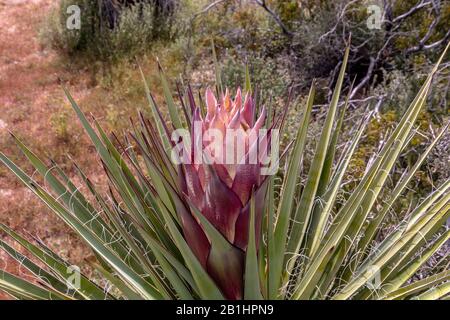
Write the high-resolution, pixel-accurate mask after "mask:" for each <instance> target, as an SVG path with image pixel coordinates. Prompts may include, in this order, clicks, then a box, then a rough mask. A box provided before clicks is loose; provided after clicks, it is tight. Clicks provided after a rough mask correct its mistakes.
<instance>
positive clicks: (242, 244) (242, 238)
mask: <svg viewBox="0 0 450 320" xmlns="http://www.w3.org/2000/svg"><path fill="white" fill-rule="evenodd" d="M267 181H269V179H266V180H265V182H264V183H263V184H262V185H261V187H260V188H258V190H256V192H255V213H256V216H255V222H256V226H255V227H256V228H255V232H256V247H257V248H258V247H259V243H260V241H261V223H262V216H263V211H264V209H265V202H264V199H265V196H266V191H267ZM249 218H250V202H248V203H247V205H246V206H245V207H244V209H242V211H241V214H240V215H239V217H238V219H237V221H236V237H235V239H234V245H235V246H237V247H239V248H241V249H242V250H244V251H245V250H247V244H248V224H249Z"/></svg>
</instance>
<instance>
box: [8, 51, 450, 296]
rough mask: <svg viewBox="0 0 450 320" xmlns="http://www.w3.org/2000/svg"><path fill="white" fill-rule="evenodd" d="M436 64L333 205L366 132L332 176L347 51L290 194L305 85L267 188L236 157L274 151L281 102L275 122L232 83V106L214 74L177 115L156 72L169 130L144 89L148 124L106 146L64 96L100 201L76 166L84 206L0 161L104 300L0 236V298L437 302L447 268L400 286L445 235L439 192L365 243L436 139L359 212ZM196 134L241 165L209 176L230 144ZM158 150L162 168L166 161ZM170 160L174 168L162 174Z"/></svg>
mask: <svg viewBox="0 0 450 320" xmlns="http://www.w3.org/2000/svg"><path fill="white" fill-rule="evenodd" d="M444 56H445V53H444V54H443V55H442V57H441V58H440V60H439V61H438V63H437V65H436V66H435V67H434V69H433V70H432V71H431V73H430V74H429V76H428V78H427V79H426V81H425V82H424V84H423V86H422V88H421V89H420V91H419V93H418V94H417V96H416V98H415V99H414V101H413V102H412V103H411V105H410V107H409V108H408V109H407V111H406V113H405V114H404V115H403V117H402V119H401V120H400V122H399V123H398V125H397V127H396V128H395V130H393V131H392V133H391V134H390V136H389V138H388V139H386V141H385V142H384V144H383V146H382V148H380V150H379V152H378V153H377V154H376V155H374V157H372V161H370V162H369V164H368V165H367V169H366V171H365V174H364V176H363V177H362V178H361V179H360V181H359V182H358V184H357V185H356V186H355V187H354V189H353V190H352V191H351V193H350V194H349V195H347V196H346V197H345V200H344V202H342V200H340V201H339V203H338V201H337V196H338V193H339V191H340V189H341V186H342V184H343V183H344V177H345V172H346V170H347V168H348V167H349V163H350V161H351V159H352V156H353V154H354V152H355V149H356V148H357V146H358V143H359V140H360V138H361V136H362V135H363V132H364V129H365V126H366V124H367V121H368V119H369V118H370V114H369V115H367V116H366V117H364V119H362V120H361V123H360V125H359V127H358V128H356V129H355V134H354V137H353V138H352V139H351V141H348V143H346V144H345V148H344V150H343V151H342V152H341V153H340V156H339V159H338V160H336V159H335V158H338V156H337V144H338V139H339V133H340V130H341V127H342V123H343V119H344V112H345V109H346V105H347V103H348V98H347V99H346V100H345V103H344V104H343V107H342V108H341V110H340V111H339V110H338V109H339V106H340V104H339V101H340V91H341V89H342V85H343V79H344V75H345V67H346V63H347V59H348V49H347V51H346V53H345V55H344V59H343V63H342V67H341V70H340V74H339V77H338V80H337V83H336V87H335V89H334V94H333V96H332V100H331V103H330V105H329V108H328V111H327V115H326V118H325V120H324V124H323V129H322V132H321V134H320V137H318V142H317V144H316V150H315V153H314V155H313V159H312V161H311V164H310V165H309V172H308V176H307V179H306V181H305V182H304V183H303V184H301V183H299V182H300V172H301V167H302V165H303V161H302V160H303V154H304V151H305V144H306V137H307V132H308V124H309V122H310V116H311V112H312V107H313V101H314V94H315V88H314V85H313V86H312V88H311V89H310V92H309V96H308V99H307V102H306V105H305V106H304V110H303V113H302V118H301V121H300V123H299V127H298V131H297V134H296V137H295V140H294V141H293V142H292V143H291V144H289V145H288V146H287V149H286V151H285V152H284V153H283V154H282V156H281V157H280V163H285V165H283V166H280V167H282V168H280V169H279V170H278V172H277V174H276V175H270V174H269V175H267V174H263V172H262V169H263V167H264V165H266V164H267V162H266V163H263V161H261V158H259V157H257V159H256V161H254V162H250V161H247V160H248V159H249V157H250V156H251V151H252V150H253V151H254V150H257V152H256V153H257V155H258V156H259V155H260V154H265V153H266V152H268V151H274V150H273V149H274V147H273V146H274V144H273V142H274V141H276V139H275V137H276V132H277V130H283V127H284V123H285V121H284V117H285V116H286V110H287V109H288V108H289V100H290V98H289V99H287V105H286V106H285V108H284V111H283V112H274V110H272V108H271V107H270V106H268V108H267V110H266V109H265V108H263V107H260V106H259V103H258V99H257V97H256V94H255V91H256V90H253V89H252V87H251V85H250V79H249V76H248V71H247V72H246V73H247V77H246V83H245V86H244V89H243V92H241V91H240V90H238V91H237V93H236V94H235V97H234V99H232V98H231V93H230V92H228V91H226V90H225V91H224V90H223V85H222V84H221V82H220V72H218V73H217V86H216V87H217V90H216V92H217V96H216V95H215V94H213V92H212V91H211V90H207V91H206V96H205V99H202V98H198V99H196V98H195V97H194V94H193V92H192V90H191V89H190V88H189V87H188V89H187V90H186V91H185V92H184V93H185V94H183V93H182V90H181V89H180V88H179V89H178V96H179V97H180V102H179V104H177V103H176V102H175V100H174V98H173V96H172V94H171V91H170V89H169V84H168V81H167V80H166V78H165V77H164V74H163V73H162V71H161V81H162V87H163V90H164V95H165V99H166V104H167V109H168V113H169V116H170V123H168V122H166V121H165V120H164V118H163V117H162V115H161V113H160V109H159V108H158V106H157V105H156V103H155V100H154V99H153V97H152V95H151V94H150V91H149V88H148V87H147V85H146V84H145V88H146V93H147V97H148V101H149V106H150V111H151V114H152V118H151V119H146V118H145V117H144V116H143V115H142V114H139V121H138V122H139V123H131V127H132V130H130V131H131V133H130V134H129V135H128V136H126V137H125V138H124V139H123V140H122V141H121V140H119V139H118V138H116V136H115V135H112V136H111V135H107V134H106V133H105V132H104V131H103V130H102V128H101V127H100V125H99V124H98V123H97V122H96V121H95V120H94V121H93V124H91V123H90V122H89V121H88V120H87V118H86V117H85V115H84V114H83V112H82V111H81V109H80V108H79V106H78V105H77V104H76V102H75V101H74V100H73V99H72V97H71V96H70V94H69V93H68V92H67V91H66V94H67V97H68V99H69V101H70V103H71V104H72V106H73V109H74V110H75V112H76V113H77V115H78V117H79V119H80V121H81V123H82V125H83V127H84V128H85V130H86V133H87V134H88V135H89V137H90V138H91V140H92V143H93V144H94V146H95V147H96V150H97V152H98V155H99V157H100V159H101V163H102V165H103V167H104V169H105V172H106V174H107V176H108V178H109V183H108V187H109V193H108V194H103V193H102V192H101V191H99V190H98V186H95V185H94V184H93V183H92V182H91V181H90V180H89V178H88V177H87V176H86V175H85V174H84V173H83V171H82V169H81V168H79V167H78V166H76V168H77V170H78V173H79V175H80V177H81V178H82V180H83V181H84V183H85V186H86V187H87V189H88V190H89V192H90V194H88V195H86V194H83V193H82V192H81V191H80V190H81V189H80V188H79V187H77V186H76V185H75V184H74V182H72V181H71V180H70V179H69V177H68V176H67V175H66V174H65V173H64V172H63V171H62V170H61V169H60V168H59V167H58V166H57V165H56V164H55V163H51V167H49V166H47V165H46V164H45V163H44V162H43V161H42V160H40V159H39V158H38V157H37V156H36V155H35V154H34V153H32V151H30V150H29V149H28V148H27V147H26V146H25V145H24V144H23V143H22V142H21V141H20V140H19V139H18V138H16V137H15V136H13V137H14V139H15V141H16V142H17V144H18V146H19V148H20V149H21V150H22V151H23V153H24V154H25V156H26V157H27V158H28V160H29V161H30V162H31V164H32V165H33V166H34V168H35V169H36V171H37V172H38V173H40V174H41V175H42V178H43V180H44V181H45V183H46V185H47V186H49V187H51V190H47V189H46V188H44V187H43V186H41V185H39V184H38V183H37V182H36V181H35V180H34V179H33V178H32V177H31V176H30V175H28V174H27V173H26V172H25V171H23V170H22V169H20V168H19V167H18V166H17V165H16V164H14V162H13V161H11V160H10V159H9V158H8V157H7V156H5V155H4V154H1V155H0V160H1V161H2V162H3V163H4V165H6V166H7V167H8V168H9V169H10V170H11V171H12V172H13V173H14V174H15V175H16V176H17V177H18V178H19V179H20V180H21V181H22V182H23V183H24V184H25V185H26V186H27V187H28V188H30V189H31V190H32V191H33V192H34V193H35V194H36V195H37V196H38V197H39V198H40V199H41V200H42V201H43V202H44V203H45V204H46V205H47V206H48V207H49V208H51V209H52V210H53V211H54V212H55V213H56V214H57V215H58V217H60V218H61V219H63V220H64V221H65V222H66V223H67V224H68V225H69V226H70V227H71V228H72V229H73V230H74V231H75V232H76V233H77V234H79V236H80V237H81V238H83V239H84V240H85V241H86V243H87V244H88V245H89V246H90V247H91V248H92V250H93V252H94V253H95V256H96V258H97V262H94V263H92V267H93V268H95V269H96V270H97V271H98V273H100V274H101V275H102V276H103V277H104V278H105V279H106V280H107V281H108V282H109V283H110V284H111V285H112V287H113V288H114V289H113V290H108V291H106V290H104V289H102V287H100V286H99V285H98V284H97V282H96V281H94V280H92V279H89V278H88V277H87V276H85V275H82V274H81V275H80V277H79V281H78V284H77V285H74V284H73V281H71V277H73V270H72V269H71V268H70V264H69V262H67V261H65V260H63V259H62V258H61V257H59V256H58V255H57V254H56V253H55V252H53V251H51V250H50V249H49V248H48V247H46V246H45V245H44V244H43V243H42V242H39V241H38V242H37V243H32V242H30V241H28V240H26V239H25V238H24V237H22V236H21V235H19V234H17V233H16V232H14V231H13V230H11V229H10V228H8V227H7V226H5V225H0V229H1V230H2V231H3V232H4V233H5V234H7V235H8V236H9V237H10V238H11V239H12V240H14V241H16V242H17V243H18V244H20V245H21V246H22V247H23V248H24V249H25V250H26V251H27V252H28V253H29V254H27V256H26V255H24V254H22V253H20V252H18V251H17V250H16V249H14V248H13V247H12V246H10V245H8V244H7V243H6V242H5V241H1V242H0V244H1V247H2V248H3V249H4V250H5V251H6V252H7V253H8V254H9V255H10V256H11V257H12V258H14V259H16V260H17V261H19V262H20V263H21V264H22V265H23V266H24V267H26V268H27V269H28V270H29V271H30V273H31V274H32V275H34V279H35V280H34V281H33V280H25V279H23V278H20V277H17V276H15V275H13V274H10V273H8V272H6V271H1V273H0V289H1V290H3V291H5V292H6V293H8V294H10V295H11V296H12V297H15V298H18V299H224V298H225V299H410V298H418V299H440V298H444V299H445V298H448V297H449V293H450V281H449V280H450V271H449V270H447V268H445V267H444V268H438V267H437V268H436V270H435V272H434V273H433V274H432V275H431V276H428V277H426V278H423V279H421V280H419V281H411V278H412V277H413V276H414V275H415V274H416V272H417V271H418V270H419V268H420V267H421V266H422V265H424V264H425V263H426V262H427V261H428V260H429V258H430V257H431V256H433V255H434V253H435V252H436V251H437V250H438V249H439V248H441V247H442V246H443V244H445V243H446V242H447V240H448V239H449V238H450V232H449V231H442V229H443V226H444V223H445V221H446V220H447V219H448V217H449V215H450V203H449V200H450V192H449V188H450V181H447V182H445V183H444V184H443V185H441V186H440V187H439V188H438V189H436V190H435V191H434V192H432V193H431V194H430V195H429V196H428V197H427V198H426V199H425V200H423V201H422V202H421V203H420V204H419V205H418V206H417V207H416V208H414V210H413V211H412V213H410V214H408V215H407V216H406V217H405V218H404V220H403V221H402V222H401V223H399V224H398V226H397V227H396V228H395V229H394V230H393V231H392V232H390V233H389V234H388V235H386V236H384V237H383V240H382V241H378V240H377V239H379V230H380V226H381V225H382V223H383V222H384V220H385V218H386V217H387V216H388V213H389V211H390V210H391V207H392V206H393V204H395V202H396V201H397V200H399V198H400V197H401V196H402V193H403V191H405V188H406V187H407V185H408V182H410V181H411V179H413V178H414V174H415V172H416V171H417V170H418V169H419V167H420V166H421V164H422V163H423V161H424V160H425V158H426V156H427V155H428V153H429V152H430V151H431V149H432V148H433V146H434V145H435V144H436V142H437V141H438V140H439V139H440V137H441V136H442V134H443V132H444V131H445V130H446V128H444V129H443V130H442V131H441V132H440V133H439V134H438V135H437V137H436V138H435V139H434V140H433V141H432V142H431V143H430V145H429V147H428V148H427V149H426V150H425V151H424V153H423V154H422V155H421V156H420V157H419V159H418V160H417V162H416V163H415V164H414V165H413V166H412V167H411V168H408V169H406V170H405V172H404V174H403V175H402V176H401V178H400V179H399V180H398V182H397V183H396V185H395V187H394V189H393V190H390V192H389V193H388V197H385V198H384V199H383V201H382V202H381V203H382V205H375V204H376V200H377V199H378V198H379V197H380V195H382V194H383V195H385V194H386V193H382V191H383V190H385V188H387V186H386V181H387V180H388V178H389V177H390V172H391V171H392V169H393V166H394V164H395V162H396V160H397V159H398V157H399V155H400V153H401V151H402V150H403V149H404V148H405V147H406V146H407V145H408V143H409V140H410V138H411V137H412V135H413V133H414V122H415V120H416V118H417V116H418V114H419V112H420V110H421V108H422V107H423V106H424V104H425V103H426V97H427V94H428V92H429V90H430V86H431V83H432V78H433V76H434V74H435V73H436V72H437V70H438V65H439V63H440V62H441V60H442V59H443V57H444ZM142 76H143V79H144V83H145V77H144V75H143V74H142ZM339 113H340V115H339V116H338V114H339ZM258 114H259V115H258ZM196 126H198V128H200V131H201V132H202V133H203V132H204V131H205V130H207V129H211V128H212V129H216V130H218V131H219V132H221V133H225V135H226V134H227V132H228V129H237V130H239V131H240V133H241V134H240V135H238V136H237V140H238V143H237V146H236V147H235V146H233V147H232V148H231V151H232V152H234V151H235V150H236V148H238V146H239V145H241V146H244V147H245V148H244V149H245V150H246V151H245V152H244V153H243V155H242V156H241V158H240V160H245V161H239V162H235V163H220V162H219V161H216V160H217V159H218V157H219V154H218V153H217V152H216V151H217V150H220V148H221V147H225V148H227V147H228V143H230V142H229V141H228V140H225V141H228V142H223V141H221V142H220V143H219V148H218V149H216V148H215V147H216V146H214V145H213V144H214V143H216V142H217V141H215V140H214V141H212V140H210V141H209V142H208V143H205V141H204V140H202V139H201V138H199V135H198V133H196V131H195V127H196ZM262 128H266V129H267V130H266V131H265V134H264V135H262V136H259V138H258V139H256V140H252V139H250V137H251V136H252V134H253V133H254V132H255V131H258V130H260V129H262ZM183 129H186V130H187V131H188V132H192V134H191V135H190V137H192V140H193V141H188V139H186V138H185V137H184V136H183V135H180V134H178V133H180V132H183ZM177 146H178V148H177ZM196 147H200V150H201V152H200V154H198V153H196V151H195V150H196ZM174 150H176V152H175V154H176V155H177V156H178V157H175V158H174V157H173V155H174V152H173V151H174ZM206 151H207V152H206ZM182 154H184V156H185V157H186V158H187V160H188V161H187V162H186V161H178V162H177V161H174V159H178V160H180V157H179V156H180V155H182ZM196 157H200V159H198V158H197V160H199V161H195V158H196ZM271 159H272V160H271V163H269V164H270V165H271V166H273V165H275V166H276V167H277V166H278V161H279V160H278V159H275V160H274V159H273V158H271ZM280 178H281V179H282V184H281V186H278V184H277V183H276V180H279V179H280ZM400 214H401V213H399V216H401V215H400ZM376 240H377V241H376ZM36 259H37V260H38V261H36Z"/></svg>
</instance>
